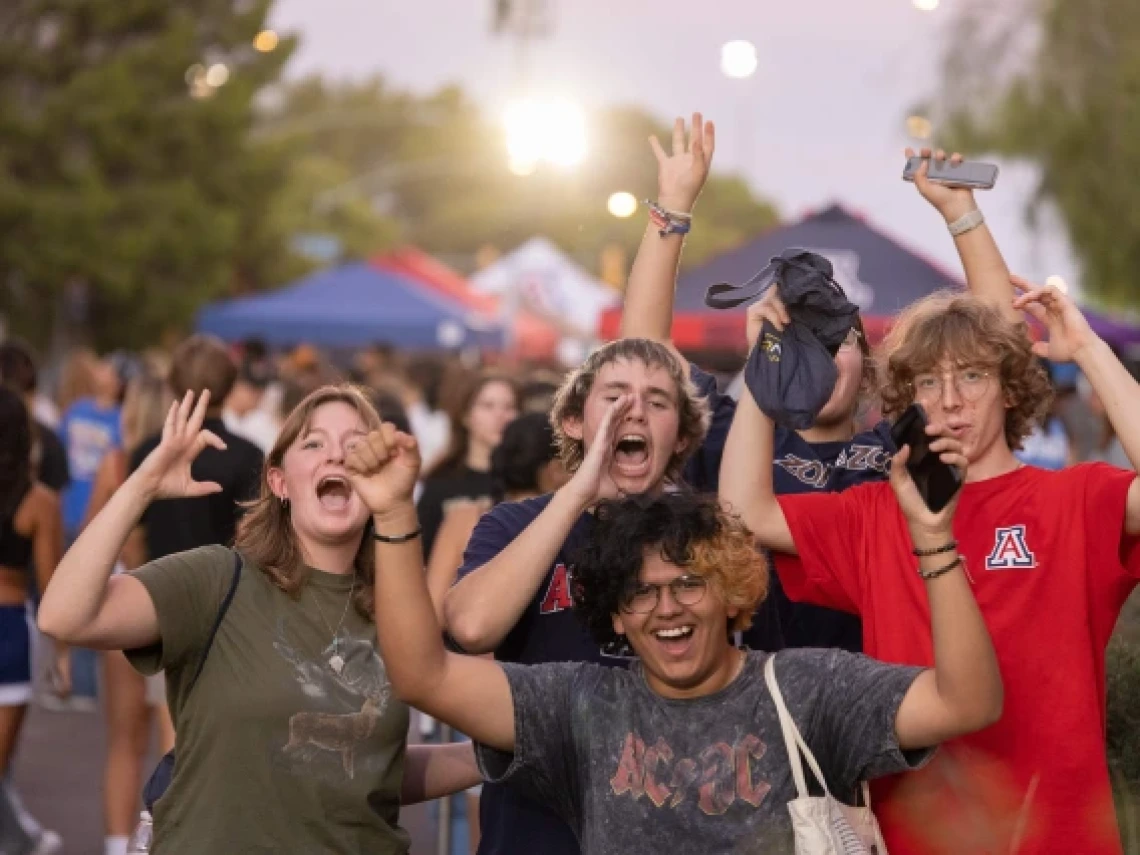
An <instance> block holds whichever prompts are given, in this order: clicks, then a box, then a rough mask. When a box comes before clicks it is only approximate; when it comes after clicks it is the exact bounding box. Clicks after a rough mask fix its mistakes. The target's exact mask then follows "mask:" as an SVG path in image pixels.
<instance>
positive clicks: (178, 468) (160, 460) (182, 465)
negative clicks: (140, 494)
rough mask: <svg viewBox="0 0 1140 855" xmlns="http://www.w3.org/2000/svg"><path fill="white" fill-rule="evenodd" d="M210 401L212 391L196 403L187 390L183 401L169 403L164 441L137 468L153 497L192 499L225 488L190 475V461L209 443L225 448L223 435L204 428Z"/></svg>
mask: <svg viewBox="0 0 1140 855" xmlns="http://www.w3.org/2000/svg"><path fill="white" fill-rule="evenodd" d="M209 404H210V393H209V391H204V392H202V394H201V395H199V396H198V403H197V404H195V403H194V393H193V392H192V391H188V392H187V393H186V394H185V395H184V396H183V398H182V400H181V401H175V402H174V403H173V404H171V405H170V411H169V412H168V413H167V414H166V424H164V425H163V426H162V440H161V441H160V442H159V444H158V446H157V447H156V448H155V449H154V451H152V452H151V453H150V454H148V455H147V457H146V460H144V461H143V462H142V465H141V466H139V469H138V475H139V477H140V478H142V479H143V483H144V484H146V486H147V489H148V491H149V493H150V495H151V497H152V498H155V499H193V498H198V497H200V496H208V495H210V494H211V493H220V492H221V491H222V487H221V485H220V484H216V483H215V482H213V481H195V480H194V476H193V475H191V474H190V464H191V463H193V462H194V460H195V458H197V457H198V455H199V454H201V453H202V449H203V448H205V447H206V446H207V445H210V446H213V447H214V448H217V449H219V450H222V451H224V450H225V448H226V444H225V443H224V442H223V441H222V440H221V438H220V437H218V436H217V435H216V434H214V433H212V432H210V431H208V430H205V429H203V427H202V422H203V421H204V420H205V418H206V410H207V408H208V407H209Z"/></svg>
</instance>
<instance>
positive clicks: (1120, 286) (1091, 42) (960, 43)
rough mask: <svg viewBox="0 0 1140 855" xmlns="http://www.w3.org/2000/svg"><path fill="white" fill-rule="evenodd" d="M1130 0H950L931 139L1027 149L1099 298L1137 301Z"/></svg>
mask: <svg viewBox="0 0 1140 855" xmlns="http://www.w3.org/2000/svg"><path fill="white" fill-rule="evenodd" d="M1138 47H1140V4H1138V3H1136V2H1135V0H1018V2H1013V3H1001V4H995V3H992V2H986V0H973V2H971V3H966V4H964V5H963V7H962V9H961V10H960V13H959V16H958V18H957V19H956V21H955V26H954V29H953V32H952V37H951V40H950V44H949V50H948V52H947V55H946V58H945V63H944V73H943V80H942V85H941V86H940V88H939V96H938V98H937V99H936V100H937V107H938V109H939V112H940V113H941V114H942V116H943V117H944V118H945V120H946V129H947V133H946V136H945V137H944V138H943V139H941V140H940V143H946V144H947V145H952V146H953V147H955V148H958V147H961V148H965V149H967V150H973V151H976V152H984V151H992V152H996V153H999V154H1002V155H1007V156H1011V157H1021V158H1026V159H1028V160H1030V161H1032V162H1034V163H1036V164H1037V165H1038V166H1040V168H1041V175H1042V178H1041V183H1040V187H1039V192H1038V195H1037V200H1036V201H1038V202H1040V201H1049V202H1051V203H1054V204H1055V205H1056V208H1057V210H1058V211H1059V213H1060V215H1061V217H1062V218H1063V220H1064V223H1065V224H1066V226H1067V229H1068V232H1069V236H1070V238H1071V240H1072V243H1073V246H1074V248H1075V250H1076V252H1077V254H1078V256H1079V258H1080V261H1081V262H1082V266H1083V273H1084V276H1083V282H1082V286H1083V289H1084V290H1085V291H1086V292H1087V293H1088V294H1089V295H1090V296H1091V297H1092V298H1093V299H1094V300H1096V301H1098V302H1102V303H1104V304H1105V305H1107V306H1111V307H1117V308H1124V309H1131V310H1133V311H1135V309H1136V307H1137V306H1138V305H1140V277H1138V276H1137V271H1138V270H1140V184H1137V182H1136V181H1135V176H1137V175H1140V50H1137V48H1138Z"/></svg>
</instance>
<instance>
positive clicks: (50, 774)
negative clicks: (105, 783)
mask: <svg viewBox="0 0 1140 855" xmlns="http://www.w3.org/2000/svg"><path fill="white" fill-rule="evenodd" d="M103 750H104V728H103V717H102V715H101V714H99V715H93V714H84V713H54V712H45V711H43V710H40V709H36V708H34V707H33V708H32V709H31V710H30V711H29V714H28V719H27V723H26V724H25V726H24V737H23V740H22V743H21V745H20V748H19V750H18V754H17V757H16V767H15V774H16V786H17V787H18V788H19V791H20V793H21V795H22V796H23V798H24V802H25V804H26V805H27V807H28V809H29V810H30V811H31V812H32V814H33V815H34V816H36V817H37V818H38V819H39V820H40V822H42V823H43V824H44V826H45V827H47V828H53V829H55V830H56V831H58V832H59V833H60V834H61V835H63V839H64V843H65V846H64V850H63V851H64V852H65V853H66V855H103V817H102V807H101V787H102V774H103ZM402 822H403V824H404V826H405V827H406V828H408V829H409V830H410V831H411V833H412V841H413V842H412V855H433V853H434V852H435V835H434V832H433V831H432V829H431V827H430V826H431V823H430V820H429V818H428V814H427V809H426V807H423V806H417V807H413V808H408V809H406V810H405V811H404V812H403V815H402Z"/></svg>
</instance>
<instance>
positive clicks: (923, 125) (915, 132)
mask: <svg viewBox="0 0 1140 855" xmlns="http://www.w3.org/2000/svg"><path fill="white" fill-rule="evenodd" d="M906 132H907V133H908V134H909V135H910V136H912V137H914V138H915V139H916V140H928V139H930V135H931V134H932V133H934V125H933V124H932V123H931V121H930V119H928V118H926V116H909V117H907V120H906Z"/></svg>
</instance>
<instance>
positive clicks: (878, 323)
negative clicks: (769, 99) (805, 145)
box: [603, 205, 961, 350]
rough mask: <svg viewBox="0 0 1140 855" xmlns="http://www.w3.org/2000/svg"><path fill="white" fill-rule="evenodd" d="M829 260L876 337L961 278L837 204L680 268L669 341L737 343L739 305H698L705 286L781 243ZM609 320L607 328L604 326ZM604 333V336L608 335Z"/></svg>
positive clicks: (767, 255)
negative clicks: (913, 306) (900, 315)
mask: <svg viewBox="0 0 1140 855" xmlns="http://www.w3.org/2000/svg"><path fill="white" fill-rule="evenodd" d="M793 246H794V247H800V248H802V249H808V250H811V251H812V252H817V253H819V254H820V255H824V256H826V257H827V258H828V259H830V260H831V263H832V266H833V267H834V268H835V279H836V281H837V282H838V283H839V284H840V285H841V286H843V289H844V290H845V291H846V292H847V296H848V298H849V299H850V300H851V301H852V302H854V303H856V304H858V306H859V308H860V310H861V312H860V314H861V315H862V318H863V325H864V327H865V328H866V329H867V333H868V335H869V336H870V337H871V338H873V339H875V338H878V337H879V336H880V335H881V334H882V333H883V331H884V330H885V329H886V327H887V326H888V325H889V323H890V320H891V318H892V317H893V316H895V315H896V314H898V312H899V311H900V310H901V309H903V308H905V307H906V306H908V305H909V304H911V303H913V302H914V301H915V300H918V299H919V298H921V297H925V296H926V295H927V294H929V293H931V292H932V291H936V290H938V289H939V288H947V287H956V286H960V285H961V283H960V282H959V281H957V280H956V279H955V278H954V276H953V275H951V274H950V273H948V272H946V271H945V270H942V269H941V268H939V267H938V266H936V265H935V264H934V263H933V262H931V261H928V260H927V259H925V258H923V257H922V256H920V255H916V254H915V253H914V252H912V251H910V250H908V249H906V248H905V247H903V246H901V245H900V244H898V243H897V242H895V241H894V240H892V239H891V238H889V237H887V236H886V235H884V234H883V233H882V232H879V231H878V230H876V229H875V228H873V227H871V226H869V225H867V223H865V222H864V221H863V220H861V219H860V218H858V217H856V216H854V215H852V214H850V213H848V212H847V211H846V210H845V209H844V208H842V207H841V206H839V205H833V206H832V207H830V208H827V209H826V210H824V211H821V212H819V213H816V214H812V215H810V216H808V217H805V218H804V219H802V220H800V221H798V222H795V223H790V224H788V225H785V226H779V227H777V228H774V229H771V230H769V231H767V232H765V233H764V234H762V235H760V236H759V237H757V238H756V239H755V240H753V241H750V242H749V243H746V244H744V245H742V246H739V247H737V248H736V249H733V250H729V251H728V252H725V253H723V254H721V255H718V256H716V257H715V258H713V259H711V260H709V261H708V262H706V263H705V264H702V265H700V266H699V267H695V268H693V269H692V270H689V271H686V272H685V273H684V274H682V275H681V277H680V279H679V280H678V282H677V302H676V310H675V313H674V317H673V340H674V342H676V344H677V346H678V347H682V348H690V349H695V350H739V349H741V348H742V347H743V342H744V323H745V320H744V310H743V308H741V309H737V310H730V311H718V310H715V309H710V308H708V307H707V306H706V305H705V291H706V289H707V288H708V287H709V286H710V285H713V284H716V283H717V282H730V283H732V284H733V285H743V284H744V283H745V282H747V281H748V280H749V279H751V278H752V276H754V275H755V274H757V273H759V272H760V271H761V270H762V269H764V267H766V266H767V264H768V261H769V259H771V258H772V257H773V256H775V255H778V254H779V253H780V251H781V250H784V249H786V248H788V247H793ZM619 318H620V314H617V313H612V314H611V315H607V317H606V318H605V319H604V321H603V332H604V333H607V334H609V336H612V335H614V334H616V330H617V321H618V319H619ZM611 327H612V330H611ZM609 336H607V337H609Z"/></svg>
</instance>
